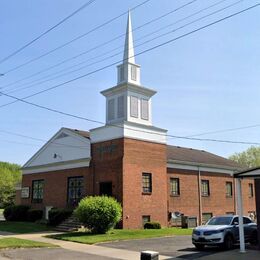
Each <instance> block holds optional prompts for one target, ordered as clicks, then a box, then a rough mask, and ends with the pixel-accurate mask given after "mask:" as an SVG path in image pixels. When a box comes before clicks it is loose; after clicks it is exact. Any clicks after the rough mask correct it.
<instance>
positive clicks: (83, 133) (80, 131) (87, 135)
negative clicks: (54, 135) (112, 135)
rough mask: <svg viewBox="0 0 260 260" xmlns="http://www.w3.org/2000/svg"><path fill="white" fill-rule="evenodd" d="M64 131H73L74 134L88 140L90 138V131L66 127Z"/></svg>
mask: <svg viewBox="0 0 260 260" xmlns="http://www.w3.org/2000/svg"><path fill="white" fill-rule="evenodd" d="M63 129H67V130H69V131H72V132H74V133H75V134H78V135H81V136H82V137H85V138H88V139H89V138H90V137H89V132H88V131H83V130H78V129H72V128H67V127H64V128H63Z"/></svg>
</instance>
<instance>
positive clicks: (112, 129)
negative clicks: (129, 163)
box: [90, 122, 167, 144]
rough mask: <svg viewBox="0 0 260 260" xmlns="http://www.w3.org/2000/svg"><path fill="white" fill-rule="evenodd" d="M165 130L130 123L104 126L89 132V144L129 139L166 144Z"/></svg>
mask: <svg viewBox="0 0 260 260" xmlns="http://www.w3.org/2000/svg"><path fill="white" fill-rule="evenodd" d="M166 133H167V130H165V129H161V128H157V127H154V126H146V125H141V124H135V123H130V122H124V123H122V124H118V125H114V126H113V125H106V126H103V127H99V128H95V129H91V130H90V139H91V143H98V142H103V141H108V140H113V139H118V138H123V137H126V138H131V139H136V140H141V141H148V142H153V143H162V144H166Z"/></svg>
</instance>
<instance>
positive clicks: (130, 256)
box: [5, 232, 172, 260]
mask: <svg viewBox="0 0 260 260" xmlns="http://www.w3.org/2000/svg"><path fill="white" fill-rule="evenodd" d="M51 234H53V235H54V234H59V233H58V232H56V233H50V232H46V233H37V234H36V233H35V234H21V235H19V234H13V235H8V236H5V237H16V238H21V239H29V240H34V241H38V242H46V243H51V244H54V245H57V246H60V247H61V248H64V249H67V250H72V251H77V252H81V253H87V254H92V255H97V256H104V257H111V258H115V259H122V260H134V259H137V260H138V259H140V252H135V251H129V250H122V249H116V248H110V247H102V246H100V245H99V246H95V245H87V244H81V243H76V242H69V241H62V240H56V239H52V238H47V237H43V236H46V235H51ZM171 258H172V257H169V256H163V255H160V260H164V259H171Z"/></svg>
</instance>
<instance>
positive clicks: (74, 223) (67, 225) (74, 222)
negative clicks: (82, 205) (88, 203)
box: [55, 217, 83, 232]
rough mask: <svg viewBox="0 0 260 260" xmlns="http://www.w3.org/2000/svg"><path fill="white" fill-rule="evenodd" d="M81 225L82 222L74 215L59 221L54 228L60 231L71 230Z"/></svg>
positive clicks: (75, 229)
mask: <svg viewBox="0 0 260 260" xmlns="http://www.w3.org/2000/svg"><path fill="white" fill-rule="evenodd" d="M82 226H83V225H82V223H80V222H79V220H78V219H76V218H75V217H69V218H67V219H65V220H64V221H63V222H62V223H60V224H59V225H58V226H57V227H55V230H57V231H62V232H71V231H77V230H78V229H79V228H81V227H82Z"/></svg>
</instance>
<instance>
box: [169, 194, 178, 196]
mask: <svg viewBox="0 0 260 260" xmlns="http://www.w3.org/2000/svg"><path fill="white" fill-rule="evenodd" d="M170 196H171V197H180V194H178V195H175V194H170Z"/></svg>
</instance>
